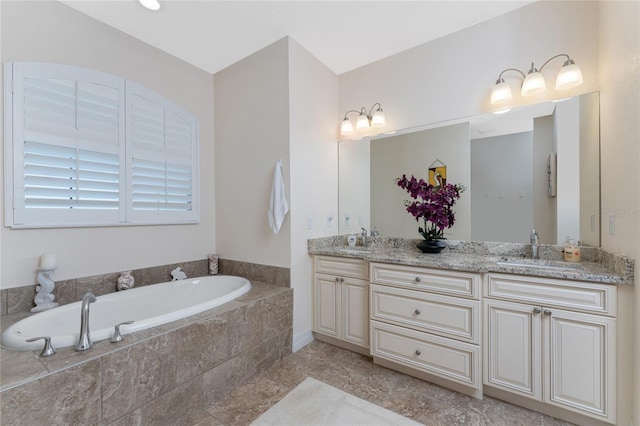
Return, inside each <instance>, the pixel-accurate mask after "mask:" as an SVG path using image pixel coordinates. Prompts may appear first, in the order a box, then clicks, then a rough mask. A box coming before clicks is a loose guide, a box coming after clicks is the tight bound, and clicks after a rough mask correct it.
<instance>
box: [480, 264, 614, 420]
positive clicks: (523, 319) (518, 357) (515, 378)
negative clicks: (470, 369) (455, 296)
mask: <svg viewBox="0 0 640 426" xmlns="http://www.w3.org/2000/svg"><path fill="white" fill-rule="evenodd" d="M484 296H485V297H484V300H483V304H484V306H483V310H484V317H485V318H484V343H483V347H484V363H485V366H484V384H485V392H487V393H490V388H488V387H494V388H496V389H500V390H504V391H508V392H510V393H512V394H516V395H519V396H522V397H525V398H530V399H533V400H536V401H540V402H543V403H546V404H550V405H554V406H558V407H561V408H563V409H567V410H570V411H573V412H577V413H580V414H582V415H586V416H589V417H593V418H596V419H599V420H602V421H606V422H610V423H615V421H616V416H615V401H616V318H615V316H616V307H617V303H616V302H617V300H616V288H615V286H607V285H600V284H593V283H586V282H576V281H565V280H556V279H547V278H537V277H536V278H533V277H527V276H519V275H517V276H516V275H508V274H493V273H491V274H487V275H486V276H485V295H484Z"/></svg>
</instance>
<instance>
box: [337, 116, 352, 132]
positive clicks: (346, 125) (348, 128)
mask: <svg viewBox="0 0 640 426" xmlns="http://www.w3.org/2000/svg"><path fill="white" fill-rule="evenodd" d="M351 133H353V124H351V120H349V119H348V118H347V117H345V118H344V120H342V125H341V126H340V134H341V135H349V134H351Z"/></svg>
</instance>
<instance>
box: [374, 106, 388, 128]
mask: <svg viewBox="0 0 640 426" xmlns="http://www.w3.org/2000/svg"><path fill="white" fill-rule="evenodd" d="M385 124H387V120H386V119H385V117H384V111H382V108H378V110H377V111H376V112H374V113H373V115H372V116H371V125H372V126H373V127H383V126H384V125H385Z"/></svg>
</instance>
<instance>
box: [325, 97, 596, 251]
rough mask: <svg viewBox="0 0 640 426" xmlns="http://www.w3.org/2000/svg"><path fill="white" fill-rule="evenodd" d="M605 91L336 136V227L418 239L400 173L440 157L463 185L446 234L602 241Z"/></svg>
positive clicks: (423, 168) (450, 177) (421, 171)
mask: <svg viewBox="0 0 640 426" xmlns="http://www.w3.org/2000/svg"><path fill="white" fill-rule="evenodd" d="M599 121H600V120H599V94H598V93H589V94H585V95H581V96H577V97H574V98H569V99H565V100H563V101H559V102H545V103H540V104H535V105H529V106H526V107H521V108H517V109H513V110H512V111H510V112H508V113H506V114H500V115H498V114H481V115H478V116H474V117H466V118H462V119H458V120H452V121H449V122H445V123H437V124H431V125H425V126H420V127H418V128H412V129H405V130H402V131H397V132H396V133H394V134H392V135H389V134H384V135H378V136H375V137H371V138H363V139H360V140H349V141H341V142H339V147H338V153H339V154H338V155H339V212H338V214H339V232H340V233H341V234H352V233H353V234H355V233H359V232H360V227H365V228H367V229H369V228H371V227H374V226H375V227H376V230H377V231H378V232H380V235H382V236H387V237H398V238H420V236H419V234H418V223H417V222H416V221H415V219H414V218H413V217H412V216H411V215H410V214H409V213H407V212H406V210H405V207H404V201H405V200H407V199H408V195H407V194H406V193H405V192H404V191H403V190H402V189H400V188H398V187H397V185H396V182H395V179H396V178H399V177H401V176H402V175H403V174H406V175H407V176H411V175H412V174H413V175H415V176H416V177H418V178H420V177H422V178H424V179H425V180H427V176H428V169H429V167H430V166H431V165H432V163H434V162H435V161H436V160H438V161H440V162H441V163H443V164H445V165H446V167H447V169H446V181H447V183H454V184H455V183H460V184H462V185H464V186H465V187H466V190H465V192H464V193H463V194H462V197H461V198H460V200H459V201H458V202H457V203H456V205H455V212H456V223H455V225H454V226H453V227H452V228H450V229H449V230H445V235H446V236H447V238H450V239H455V240H464V241H497V242H517V243H528V242H529V234H530V232H531V229H532V228H535V229H536V230H537V231H538V234H539V235H540V241H541V242H542V243H544V244H562V243H563V242H564V240H565V238H566V237H567V236H571V237H574V238H578V239H579V241H580V244H582V245H590V246H596V247H597V246H599V245H600V138H599V134H600V127H599Z"/></svg>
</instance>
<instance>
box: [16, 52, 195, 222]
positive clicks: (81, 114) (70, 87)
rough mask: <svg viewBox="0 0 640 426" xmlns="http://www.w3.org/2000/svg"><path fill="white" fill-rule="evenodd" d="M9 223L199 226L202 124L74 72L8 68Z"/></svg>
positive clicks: (133, 91) (128, 87)
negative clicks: (199, 145)
mask: <svg viewBox="0 0 640 426" xmlns="http://www.w3.org/2000/svg"><path fill="white" fill-rule="evenodd" d="M4 71H5V72H4V76H5V81H4V87H5V110H4V112H5V147H4V152H5V167H4V169H5V191H4V194H5V203H4V204H5V224H6V225H7V226H10V227H13V228H41V227H61V226H112V225H126V224H136V225H138V224H173V223H176V224H177V223H194V222H197V221H198V220H199V211H198V204H199V202H198V196H199V191H198V176H199V173H198V161H199V160H198V155H199V147H198V132H199V126H198V122H197V120H196V119H195V118H194V117H193V116H191V115H190V114H189V113H188V112H187V111H185V110H184V109H182V108H180V107H179V106H177V105H175V104H173V103H171V102H169V101H168V100H167V99H165V98H163V97H162V96H160V95H158V94H156V93H154V92H152V91H150V90H148V89H145V88H144V87H142V86H139V85H137V84H135V83H132V82H128V81H126V80H124V79H122V78H118V77H115V76H112V75H108V74H104V73H101V72H98V71H93V70H88V69H83V68H77V67H71V66H67V65H57V64H43V63H29V62H14V63H6V64H5V67H4Z"/></svg>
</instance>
